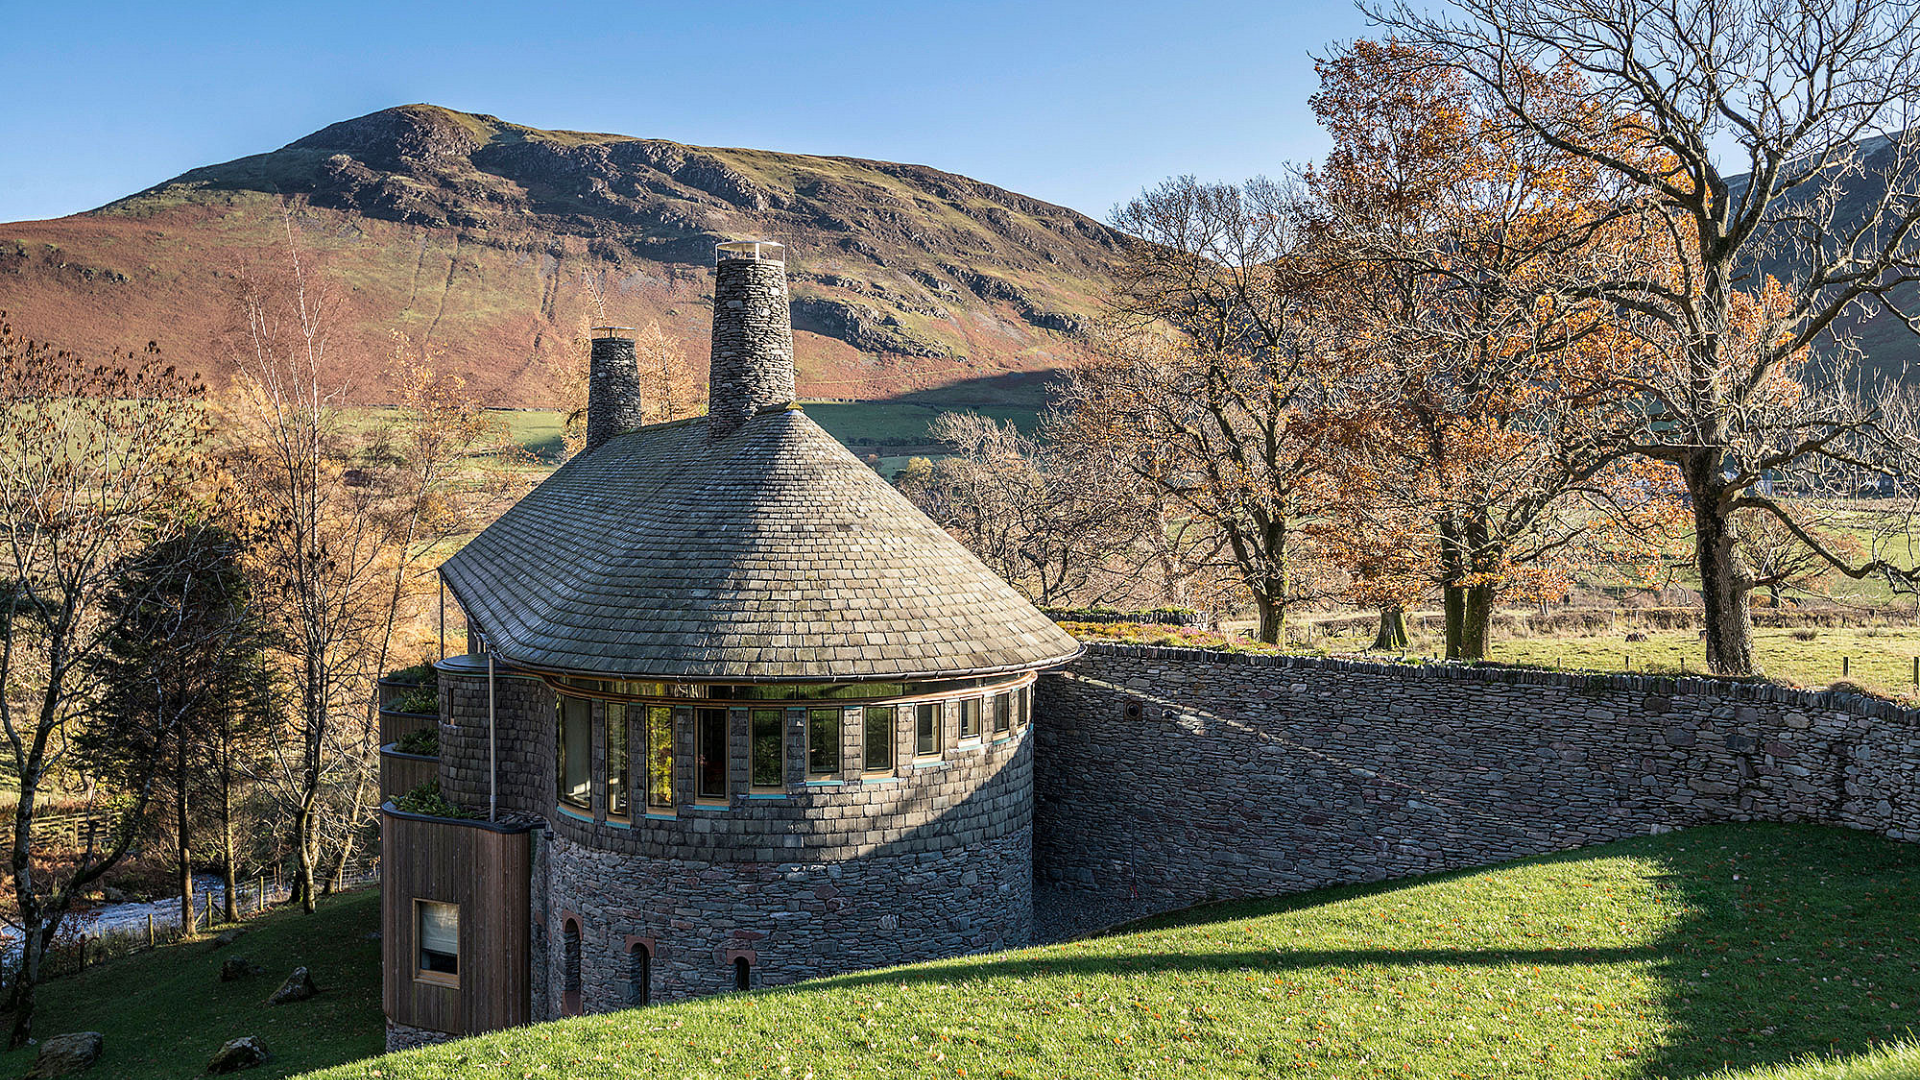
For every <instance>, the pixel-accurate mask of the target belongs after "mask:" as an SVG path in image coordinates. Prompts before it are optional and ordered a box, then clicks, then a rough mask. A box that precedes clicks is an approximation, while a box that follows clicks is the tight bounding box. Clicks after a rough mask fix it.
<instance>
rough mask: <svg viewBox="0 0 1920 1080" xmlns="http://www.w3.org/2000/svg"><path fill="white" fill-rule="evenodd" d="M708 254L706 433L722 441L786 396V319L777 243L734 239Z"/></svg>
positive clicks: (789, 345)
mask: <svg viewBox="0 0 1920 1080" xmlns="http://www.w3.org/2000/svg"><path fill="white" fill-rule="evenodd" d="M714 258H715V264H716V265H715V268H714V279H713V358H712V361H711V366H710V367H709V368H708V371H707V434H708V435H709V436H710V437H712V438H715V439H722V438H725V437H727V436H728V435H731V434H733V433H734V432H735V431H737V430H739V428H740V425H742V424H744V423H746V422H747V419H748V418H749V417H751V416H752V415H753V414H754V413H755V412H756V411H758V410H760V409H763V408H765V407H767V406H769V405H784V404H786V403H787V402H790V401H792V400H793V321H792V318H791V317H790V316H789V314H788V312H787V263H786V249H785V248H784V247H782V246H781V245H779V244H776V243H774V242H772V241H770V240H735V241H732V242H729V243H725V244H721V245H719V247H718V248H717V249H716V250H715V252H714Z"/></svg>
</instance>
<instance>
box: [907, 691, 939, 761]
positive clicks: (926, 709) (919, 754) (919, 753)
mask: <svg viewBox="0 0 1920 1080" xmlns="http://www.w3.org/2000/svg"><path fill="white" fill-rule="evenodd" d="M927 715H931V716H932V717H933V749H931V750H922V749H921V748H920V725H921V721H922V720H923V718H924V717H926V716H927ZM946 727H947V718H946V708H945V706H943V705H942V704H941V703H940V702H938V701H921V702H917V703H915V704H914V706H913V758H914V760H915V761H938V760H940V758H941V756H942V755H943V754H945V753H946V750H947V745H946V743H947V740H946V734H947V732H946Z"/></svg>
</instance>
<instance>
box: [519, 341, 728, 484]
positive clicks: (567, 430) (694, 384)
mask: <svg viewBox="0 0 1920 1080" xmlns="http://www.w3.org/2000/svg"><path fill="white" fill-rule="evenodd" d="M591 355H592V350H591V349H590V347H589V342H588V339H587V338H586V336H584V335H582V336H581V337H580V338H578V339H577V340H576V341H575V342H574V348H573V350H572V351H571V352H570V353H569V354H568V359H567V360H566V362H564V363H562V364H560V365H559V367H558V369H557V371H556V374H555V378H556V380H557V382H558V385H557V386H556V387H555V391H556V393H557V395H558V397H559V399H560V402H561V412H562V416H563V419H562V423H561V438H562V440H563V441H564V444H565V446H566V453H567V455H568V456H572V455H574V454H577V453H579V452H580V449H581V447H583V446H585V445H586V442H587V381H588V380H587V373H588V363H589V360H590V357H591ZM633 359H634V365H635V367H637V368H638V369H639V372H640V416H641V420H642V422H644V423H648V424H661V423H665V422H667V421H669V420H684V419H686V418H687V417H689V416H699V415H700V414H701V413H702V412H705V411H706V401H705V399H704V398H703V397H702V395H701V391H700V380H699V378H698V377H697V376H696V375H695V374H694V371H693V365H692V364H690V363H688V361H687V352H686V346H685V344H684V343H683V342H681V341H680V340H679V339H678V338H676V337H674V336H673V335H672V334H670V333H668V332H667V331H666V330H665V329H664V328H663V327H661V325H660V324H659V322H658V321H655V320H651V319H650V320H648V321H647V324H646V325H645V326H642V327H640V328H638V329H637V330H635V331H634V334H633Z"/></svg>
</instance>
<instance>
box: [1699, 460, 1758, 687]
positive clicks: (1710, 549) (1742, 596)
mask: <svg viewBox="0 0 1920 1080" xmlns="http://www.w3.org/2000/svg"><path fill="white" fill-rule="evenodd" d="M1719 468H1720V465H1719V456H1718V454H1717V453H1714V452H1709V451H1702V452H1699V453H1696V454H1694V455H1692V458H1691V459H1690V460H1689V461H1688V462H1687V463H1686V465H1685V469H1684V471H1685V473H1686V481H1687V493H1688V495H1689V496H1690V497H1691V499H1692V502H1693V548H1694V564H1695V568H1696V569H1697V570H1698V571H1699V573H1700V599H1701V601H1702V604H1703V606H1704V608H1705V616H1706V642H1707V667H1708V668H1709V669H1710V670H1712V671H1713V672H1715V673H1716V674H1720V675H1751V674H1753V672H1754V667H1753V613H1752V610H1751V608H1750V606H1749V604H1750V601H1751V599H1752V592H1753V579H1752V577H1751V575H1749V574H1748V573H1747V572H1746V569H1745V567H1743V566H1742V565H1741V562H1740V553H1739V551H1738V549H1737V547H1736V544H1737V542H1738V540H1739V533H1738V530H1737V528H1736V526H1735V525H1734V522H1733V514H1732V512H1731V511H1730V510H1729V509H1728V507H1727V505H1726V501H1727V500H1726V498H1725V495H1726V492H1725V490H1724V484H1723V482H1722V481H1721V479H1720V475H1719Z"/></svg>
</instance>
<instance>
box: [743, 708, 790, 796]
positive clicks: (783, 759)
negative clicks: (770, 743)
mask: <svg viewBox="0 0 1920 1080" xmlns="http://www.w3.org/2000/svg"><path fill="white" fill-rule="evenodd" d="M769 713H770V714H772V716H773V735H774V745H775V746H777V747H779V750H778V752H777V755H776V764H777V765H778V767H779V776H780V779H779V780H778V781H777V782H775V783H772V784H757V783H754V780H753V770H754V766H755V764H757V763H756V762H755V760H754V754H755V753H756V747H755V742H754V740H755V738H756V735H755V732H754V725H755V724H756V723H758V722H759V721H760V720H761V719H762V718H763V715H764V714H769ZM747 790H748V791H749V792H752V793H753V794H755V795H778V794H783V793H785V791H786V790H787V710H786V709H785V708H784V707H778V708H750V709H748V710H747Z"/></svg>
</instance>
